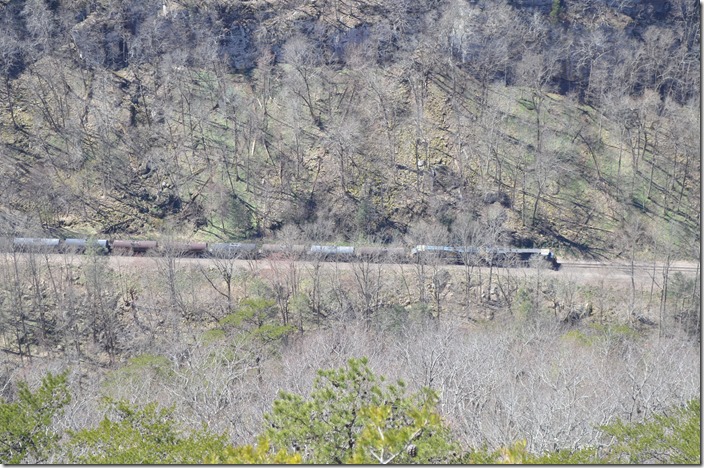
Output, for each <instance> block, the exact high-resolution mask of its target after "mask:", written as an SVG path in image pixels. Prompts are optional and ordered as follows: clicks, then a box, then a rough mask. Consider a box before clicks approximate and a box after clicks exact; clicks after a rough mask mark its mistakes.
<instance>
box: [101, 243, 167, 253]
mask: <svg viewBox="0 0 704 468" xmlns="http://www.w3.org/2000/svg"><path fill="white" fill-rule="evenodd" d="M109 245H110V249H111V251H112V252H114V253H116V254H117V255H130V254H131V255H144V254H146V253H147V252H153V251H155V250H156V249H157V247H158V244H157V242H156V241H136V240H121V239H117V240H113V241H111V242H110V243H109Z"/></svg>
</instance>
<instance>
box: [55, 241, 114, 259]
mask: <svg viewBox="0 0 704 468" xmlns="http://www.w3.org/2000/svg"><path fill="white" fill-rule="evenodd" d="M61 251H62V252H67V253H79V254H83V253H86V252H95V253H98V254H103V255H105V254H107V253H109V246H108V241H107V240H106V239H76V238H69V239H64V240H63V242H62V243H61Z"/></svg>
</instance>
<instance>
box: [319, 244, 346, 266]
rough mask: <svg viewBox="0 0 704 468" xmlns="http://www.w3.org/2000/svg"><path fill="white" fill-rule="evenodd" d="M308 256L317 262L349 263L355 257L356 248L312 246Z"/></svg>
mask: <svg viewBox="0 0 704 468" xmlns="http://www.w3.org/2000/svg"><path fill="white" fill-rule="evenodd" d="M308 256H309V257H310V258H311V259H315V260H332V261H335V262H338V261H340V262H348V261H350V260H351V259H352V258H353V256H354V247H352V246H350V245H311V246H310V249H309V250H308Z"/></svg>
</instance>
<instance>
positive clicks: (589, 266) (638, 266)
mask: <svg viewBox="0 0 704 468" xmlns="http://www.w3.org/2000/svg"><path fill="white" fill-rule="evenodd" d="M558 262H559V264H560V269H562V268H576V269H585V270H618V271H623V272H626V273H628V272H630V271H631V264H630V263H616V262H596V261H595V262H589V261H559V260H558ZM665 268H666V266H665V265H664V264H663V263H661V262H657V263H655V264H652V263H643V262H638V263H635V264H634V265H633V269H634V270H635V271H638V272H643V271H657V272H662V271H663V270H665ZM668 270H669V271H670V272H671V273H675V272H681V273H691V274H696V273H697V272H698V271H699V266H698V265H697V264H696V263H693V262H692V263H684V262H675V263H671V264H670V266H669V267H668Z"/></svg>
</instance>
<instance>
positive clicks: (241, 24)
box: [0, 0, 701, 258]
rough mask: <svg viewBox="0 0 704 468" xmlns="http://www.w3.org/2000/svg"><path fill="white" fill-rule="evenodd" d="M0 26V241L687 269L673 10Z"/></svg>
mask: <svg viewBox="0 0 704 468" xmlns="http://www.w3.org/2000/svg"><path fill="white" fill-rule="evenodd" d="M0 3H2V9H1V10H0V21H2V25H3V27H1V28H0V74H2V76H3V78H4V79H3V86H2V92H1V93H0V100H1V101H2V108H1V110H0V177H2V179H3V180H4V181H5V183H3V184H1V185H0V220H1V221H0V235H8V236H11V235H41V234H47V235H63V236H70V235H71V236H73V235H103V236H111V237H117V236H132V237H152V238H155V237H159V236H161V235H168V236H172V237H173V236H175V237H181V238H183V239H208V240H211V239H244V238H250V239H251V238H257V237H266V238H270V237H291V236H297V237H305V238H307V239H312V240H320V241H335V242H357V243H366V242H395V243H401V242H421V241H423V242H450V243H473V244H482V243H487V244H488V243H510V244H514V245H520V246H531V245H537V246H545V247H553V248H555V249H556V250H557V251H558V252H559V253H560V254H561V255H563V256H570V255H575V256H584V257H607V258H614V257H618V256H628V255H636V254H637V255H639V256H644V257H652V256H664V255H672V256H675V257H680V258H698V257H699V241H700V237H699V231H700V222H701V219H700V213H701V198H700V184H701V181H700V169H701V168H700V157H699V155H700V139H699V136H700V134H699V128H700V120H699V119H700V109H699V98H700V91H699V87H700V82H699V70H700V52H699V50H700V45H699V44H700V32H699V24H700V12H699V9H698V8H694V7H693V6H692V5H690V3H691V2H687V1H684V0H682V1H679V0H672V1H648V2H637V3H633V4H628V2H611V1H606V0H602V1H599V0H591V1H568V0H562V1H554V2H553V1H518V0H516V1H511V2H493V1H491V2H489V1H470V2H465V1H440V0H426V1H407V0H393V1H381V0H368V1H360V2H348V1H339V0H316V1H310V0H297V1H259V0H252V1H233V0H212V1H211V0H203V1H195V0H183V1H170V0H169V1H165V2H157V1H151V0H147V1H141V2H129V1H119V2H110V1H106V0H92V1H89V0H78V1H68V0H56V1H50V2H47V1H43V0H26V1H25V0H4V1H2V2H0Z"/></svg>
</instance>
